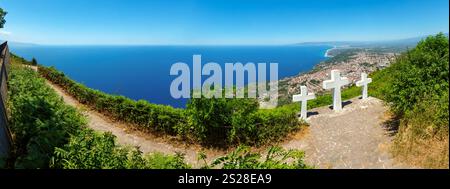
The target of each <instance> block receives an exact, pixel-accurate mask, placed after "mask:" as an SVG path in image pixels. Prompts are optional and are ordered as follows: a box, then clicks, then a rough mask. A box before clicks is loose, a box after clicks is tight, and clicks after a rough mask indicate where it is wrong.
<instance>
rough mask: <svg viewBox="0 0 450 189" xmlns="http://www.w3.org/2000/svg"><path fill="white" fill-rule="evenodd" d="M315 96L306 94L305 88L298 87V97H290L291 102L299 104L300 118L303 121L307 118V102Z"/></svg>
mask: <svg viewBox="0 0 450 189" xmlns="http://www.w3.org/2000/svg"><path fill="white" fill-rule="evenodd" d="M315 98H316V95H314V93H309V94H308V88H306V86H300V94H299V95H294V96H293V97H292V101H293V102H301V108H300V117H301V118H302V119H303V120H306V118H307V117H308V114H307V102H308V100H312V99H315Z"/></svg>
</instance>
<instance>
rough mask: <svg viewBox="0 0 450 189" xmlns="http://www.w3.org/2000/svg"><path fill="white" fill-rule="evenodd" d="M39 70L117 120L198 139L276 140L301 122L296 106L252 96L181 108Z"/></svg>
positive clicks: (50, 70) (204, 100) (198, 101)
mask: <svg viewBox="0 0 450 189" xmlns="http://www.w3.org/2000/svg"><path fill="white" fill-rule="evenodd" d="M39 73H40V74H41V75H42V76H43V77H45V78H47V79H48V80H50V81H52V82H53V83H55V84H57V85H59V86H61V87H62V88H63V89H65V90H66V91H67V92H68V93H69V94H71V95H72V96H73V97H75V98H76V99H77V100H78V101H79V102H81V103H83V104H87V105H89V106H90V107H92V108H95V109H96V110H98V111H100V112H102V113H105V114H107V115H110V116H112V117H113V118H115V119H117V120H121V121H125V122H128V123H132V124H135V125H137V126H139V128H142V129H146V130H149V131H159V132H164V133H166V134H171V135H178V136H181V137H184V138H185V139H192V140H198V141H200V142H202V143H209V144H213V145H221V146H226V145H230V144H236V143H241V144H249V145H254V144H263V143H267V142H269V141H271V140H279V139H280V138H281V137H283V136H285V135H287V134H288V133H289V132H291V131H293V130H295V129H298V128H300V126H301V125H300V124H299V123H298V120H297V115H296V113H297V110H296V109H293V108H288V107H284V108H283V107H282V108H276V109H273V110H258V102H257V101H256V99H248V98H244V99H237V98H233V99H229V98H212V99H207V98H204V97H202V98H197V99H191V100H190V101H189V103H188V105H187V109H186V110H183V109H177V108H173V107H171V106H164V105H156V104H151V103H149V102H147V101H144V100H139V101H134V100H131V99H129V98H126V97H123V96H116V95H109V94H105V93H103V92H100V91H98V90H93V89H90V88H87V87H86V86H84V85H81V84H79V83H76V82H75V81H73V80H71V79H69V78H68V77H66V76H65V75H64V74H63V73H62V72H59V71H57V70H56V69H55V68H53V67H50V68H47V67H43V66H39Z"/></svg>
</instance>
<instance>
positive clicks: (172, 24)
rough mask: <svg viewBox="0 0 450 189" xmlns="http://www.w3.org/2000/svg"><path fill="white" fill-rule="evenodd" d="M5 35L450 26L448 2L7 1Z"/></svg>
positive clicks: (404, 34)
mask: <svg viewBox="0 0 450 189" xmlns="http://www.w3.org/2000/svg"><path fill="white" fill-rule="evenodd" d="M0 7H2V8H3V9H4V10H6V11H8V15H7V17H6V20H7V23H6V25H5V28H4V29H0V39H6V40H10V41H19V42H30V43H37V44H64V45H70V44H157V45H161V44H163V45H167V44H185V45H195V44H209V45H218V44H225V45H227V44H291V43H297V42H310V41H341V40H354V41H355V40H357V41H370V40H389V39H400V38H408V37H416V36H422V35H429V34H435V33H437V32H448V28H449V2H448V0H308V1H306V0H258V1H257V0H247V1H245V0H240V1H237V0H39V1H38V0H0Z"/></svg>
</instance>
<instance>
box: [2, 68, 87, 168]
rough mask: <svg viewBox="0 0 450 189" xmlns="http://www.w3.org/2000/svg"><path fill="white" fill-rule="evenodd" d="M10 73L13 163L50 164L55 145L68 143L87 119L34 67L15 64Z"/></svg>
mask: <svg viewBox="0 0 450 189" xmlns="http://www.w3.org/2000/svg"><path fill="white" fill-rule="evenodd" d="M9 77H10V78H9V80H8V96H9V99H8V108H9V110H10V114H11V117H10V119H9V121H10V124H9V126H10V128H11V132H12V133H13V138H14V151H13V155H12V160H11V162H14V163H13V165H11V166H14V167H16V168H47V167H48V162H49V160H50V158H51V156H52V154H53V150H54V148H55V147H58V146H62V145H64V144H65V143H67V142H68V140H69V137H70V136H71V135H74V134H76V133H77V131H78V130H80V129H82V127H83V126H84V124H85V120H84V118H83V117H82V115H81V114H79V113H78V112H77V111H76V110H75V109H74V108H72V107H69V106H67V105H65V104H64V102H63V101H62V100H61V98H60V97H59V96H58V95H57V94H56V93H55V92H54V91H53V90H52V89H51V88H49V87H48V86H47V85H46V83H45V81H44V79H41V78H39V77H38V75H37V74H36V73H35V72H34V71H33V70H31V69H25V68H20V67H18V66H17V65H14V64H13V65H12V66H11V71H10V75H9Z"/></svg>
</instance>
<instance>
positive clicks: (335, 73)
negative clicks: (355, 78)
mask: <svg viewBox="0 0 450 189" xmlns="http://www.w3.org/2000/svg"><path fill="white" fill-rule="evenodd" d="M349 83H350V82H349V80H348V78H346V77H341V73H340V72H339V70H331V80H326V81H324V82H323V88H324V89H331V90H332V94H333V110H335V111H339V110H342V99H341V87H342V86H345V85H348V84H349Z"/></svg>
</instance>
